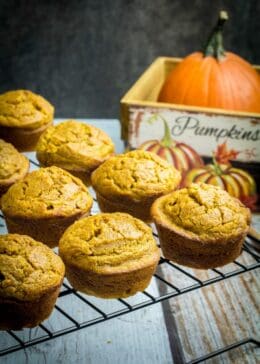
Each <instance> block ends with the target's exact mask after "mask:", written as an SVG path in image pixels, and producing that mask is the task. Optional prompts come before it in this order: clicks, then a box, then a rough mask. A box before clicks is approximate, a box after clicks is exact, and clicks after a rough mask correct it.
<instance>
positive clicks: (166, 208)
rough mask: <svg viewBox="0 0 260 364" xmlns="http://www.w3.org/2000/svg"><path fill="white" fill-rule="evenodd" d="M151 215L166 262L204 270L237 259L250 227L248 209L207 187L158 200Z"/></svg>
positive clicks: (219, 191)
mask: <svg viewBox="0 0 260 364" xmlns="http://www.w3.org/2000/svg"><path fill="white" fill-rule="evenodd" d="M151 214H152V217H153V220H154V222H155V224H156V227H157V231H158V235H159V239H160V243H161V248H162V251H163V254H164V256H165V258H167V259H169V260H173V261H175V262H177V263H179V264H183V265H187V266H190V267H193V268H202V269H208V268H214V267H218V266H222V265H225V264H227V263H230V262H232V261H233V260H234V259H236V258H237V257H238V256H239V255H240V253H241V249H242V245H243V241H244V238H245V236H246V234H247V232H248V230H249V224H250V210H249V209H248V208H246V207H245V206H244V205H243V204H242V203H241V202H240V201H239V200H237V199H236V198H234V197H232V196H230V195H229V194H228V193H227V192H226V191H223V190H222V189H221V188H219V187H216V186H212V185H208V184H204V183H202V184H191V185H190V187H187V188H183V189H181V190H178V191H175V192H173V193H171V194H169V195H167V196H163V197H160V198H158V199H157V200H156V201H155V202H154V204H153V205H152V209H151Z"/></svg>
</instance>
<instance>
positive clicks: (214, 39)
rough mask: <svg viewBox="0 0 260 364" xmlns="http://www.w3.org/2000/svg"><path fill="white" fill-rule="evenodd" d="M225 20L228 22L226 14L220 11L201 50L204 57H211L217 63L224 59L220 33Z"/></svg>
mask: <svg viewBox="0 0 260 364" xmlns="http://www.w3.org/2000/svg"><path fill="white" fill-rule="evenodd" d="M226 20H228V13H227V12H226V11H224V10H222V11H220V12H219V17H218V21H217V24H216V25H215V27H214V28H213V30H212V32H211V34H210V36H209V38H208V41H207V43H206V47H205V48H204V50H203V54H204V56H205V57H207V56H212V57H215V58H216V59H217V60H218V61H220V60H221V59H223V58H224V57H225V49H224V47H223V35H222V32H223V27H224V24H225V22H226Z"/></svg>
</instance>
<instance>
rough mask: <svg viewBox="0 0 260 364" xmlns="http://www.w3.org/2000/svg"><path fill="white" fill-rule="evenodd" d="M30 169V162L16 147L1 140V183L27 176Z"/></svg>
mask: <svg viewBox="0 0 260 364" xmlns="http://www.w3.org/2000/svg"><path fill="white" fill-rule="evenodd" d="M28 169H29V160H28V159H27V158H26V157H25V156H24V155H23V154H21V153H19V152H18V150H16V149H15V147H14V146H13V145H12V144H10V143H6V142H5V141H4V140H2V139H0V183H4V182H7V181H10V180H12V181H14V182H15V181H16V180H17V179H19V178H22V177H23V176H25V174H26V173H27V171H28Z"/></svg>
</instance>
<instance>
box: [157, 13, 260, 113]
mask: <svg viewBox="0 0 260 364" xmlns="http://www.w3.org/2000/svg"><path fill="white" fill-rule="evenodd" d="M227 19H228V16H227V13H226V12H224V11H221V12H220V16H219V19H218V23H217V25H216V26H215V28H214V29H213V32H212V34H211V36H210V37H209V40H208V42H207V46H206V47H205V49H204V51H203V52H195V53H192V54H191V55H189V56H187V57H186V58H184V59H183V61H181V62H180V63H179V65H178V66H177V67H176V68H175V69H173V71H172V72H171V73H170V74H169V76H168V78H167V79H166V81H165V83H164V85H163V87H162V89H161V91H160V94H159V97H158V101H160V102H169V103H173V104H184V105H192V106H202V107H214V108H222V109H227V110H237V111H245V112H254V113H259V112H260V76H259V74H258V73H257V72H256V70H255V69H254V68H253V67H252V66H251V65H250V64H249V63H248V62H247V61H245V60H244V59H243V58H241V57H239V56H237V55H236V54H234V53H231V52H225V50H224V48H223V40H222V29H223V25H224V23H225V21H226V20H227Z"/></svg>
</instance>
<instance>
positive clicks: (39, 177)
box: [1, 166, 93, 247]
mask: <svg viewBox="0 0 260 364" xmlns="http://www.w3.org/2000/svg"><path fill="white" fill-rule="evenodd" d="M92 202H93V199H92V197H91V195H90V193H89V192H88V189H87V188H86V186H85V185H84V184H83V182H82V181H81V180H80V179H78V178H76V177H74V176H72V175H71V174H70V173H68V172H66V171H64V170H63V169H61V168H58V167H55V166H52V167H48V168H40V169H38V170H36V171H33V172H31V173H29V174H28V175H27V176H26V177H25V178H24V179H23V180H21V181H19V182H16V183H15V184H13V185H12V186H11V187H10V188H9V190H8V191H7V192H6V194H4V195H3V196H2V201H1V204H2V211H3V214H4V216H5V219H6V224H7V228H8V231H9V233H17V234H25V235H29V236H31V237H33V238H34V239H36V240H38V241H41V242H43V243H45V244H47V245H49V246H50V247H54V246H56V245H57V244H58V242H59V239H60V237H61V235H62V234H63V232H64V231H65V229H66V228H67V227H68V226H69V225H71V224H72V223H73V222H74V221H75V220H77V219H79V218H81V217H83V216H86V215H88V214H89V211H90V209H91V206H92Z"/></svg>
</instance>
